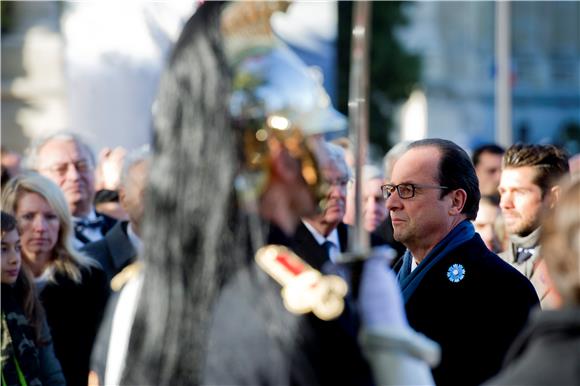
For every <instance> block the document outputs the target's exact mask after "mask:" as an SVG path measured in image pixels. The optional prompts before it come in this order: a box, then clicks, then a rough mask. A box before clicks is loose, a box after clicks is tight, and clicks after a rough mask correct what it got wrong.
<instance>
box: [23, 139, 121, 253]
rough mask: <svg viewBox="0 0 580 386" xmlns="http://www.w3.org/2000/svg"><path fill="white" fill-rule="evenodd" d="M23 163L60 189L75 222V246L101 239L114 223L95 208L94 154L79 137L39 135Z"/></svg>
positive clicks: (113, 220) (78, 246)
mask: <svg viewBox="0 0 580 386" xmlns="http://www.w3.org/2000/svg"><path fill="white" fill-rule="evenodd" d="M25 166H27V167H28V168H29V169H31V170H35V171H37V172H38V173H40V174H42V175H43V176H45V177H47V178H49V179H50V180H52V181H53V182H55V183H56V184H57V185H58V186H59V187H60V188H61V190H62V191H63V193H64V195H65V198H66V201H67V204H68V207H69V210H70V213H71V215H72V217H73V221H74V224H75V229H74V234H75V247H76V248H80V247H82V246H83V245H84V244H86V243H88V242H91V241H96V240H99V239H101V238H103V236H104V235H105V233H107V231H108V230H109V229H111V228H112V226H113V225H114V224H115V222H116V220H115V219H113V218H111V217H108V216H106V215H103V214H101V213H97V211H96V210H95V207H94V203H93V200H94V198H95V157H94V155H93V152H92V151H91V149H90V147H89V146H88V144H87V143H86V142H84V141H83V140H82V139H81V138H80V137H79V136H77V135H75V134H73V133H69V132H59V133H56V134H51V135H49V136H46V137H43V138H39V139H38V140H36V141H34V142H33V143H32V145H31V146H30V148H29V149H28V151H27V157H26V160H25Z"/></svg>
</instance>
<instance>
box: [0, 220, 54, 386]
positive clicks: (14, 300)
mask: <svg viewBox="0 0 580 386" xmlns="http://www.w3.org/2000/svg"><path fill="white" fill-rule="evenodd" d="M1 227H2V255H1V256H2V385H64V384H65V380H64V376H63V374H62V370H61V367H60V363H59V362H58V360H57V359H56V357H55V356H54V351H53V347H52V339H51V336H50V332H49V330H48V325H47V323H46V319H45V316H44V312H43V309H42V306H41V305H40V303H39V301H38V297H37V294H36V291H35V288H34V284H33V281H32V279H31V277H30V273H29V272H28V271H27V269H26V268H25V267H24V266H22V265H21V262H22V257H21V255H20V236H19V234H18V231H17V229H16V220H15V219H14V217H12V216H11V215H9V214H7V213H4V212H2V224H1Z"/></svg>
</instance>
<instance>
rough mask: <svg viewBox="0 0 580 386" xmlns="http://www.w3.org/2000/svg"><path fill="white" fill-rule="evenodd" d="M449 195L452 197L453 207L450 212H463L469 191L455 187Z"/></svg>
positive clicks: (452, 213) (452, 214)
mask: <svg viewBox="0 0 580 386" xmlns="http://www.w3.org/2000/svg"><path fill="white" fill-rule="evenodd" d="M449 197H451V208H450V209H449V214H450V215H451V216H456V215H458V214H460V213H461V211H462V210H463V207H464V206H465V202H466V201H467V193H466V192H465V190H463V189H455V190H452V191H451V192H450V193H449Z"/></svg>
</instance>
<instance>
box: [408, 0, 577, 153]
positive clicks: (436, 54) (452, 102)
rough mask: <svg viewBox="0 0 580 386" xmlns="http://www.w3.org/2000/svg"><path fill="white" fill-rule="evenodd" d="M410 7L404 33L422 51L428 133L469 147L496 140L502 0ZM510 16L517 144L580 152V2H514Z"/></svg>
mask: <svg viewBox="0 0 580 386" xmlns="http://www.w3.org/2000/svg"><path fill="white" fill-rule="evenodd" d="M408 10H409V17H410V19H411V23H410V27H409V28H407V29H405V30H404V31H401V34H400V38H401V39H402V41H404V42H405V44H406V46H407V47H408V48H409V49H411V50H413V51H415V52H418V53H420V54H421V56H422V60H423V73H422V82H421V83H422V84H421V85H420V86H419V90H420V91H421V92H422V93H424V95H425V98H424V100H425V101H426V102H425V103H426V106H423V110H425V111H426V114H427V116H426V118H425V119H424V121H425V122H426V123H425V125H426V132H427V134H426V135H427V136H436V137H444V138H449V139H452V140H455V141H457V142H458V143H460V144H461V145H463V146H464V147H466V148H473V147H475V146H477V145H478V144H480V143H483V142H492V141H494V133H495V119H494V118H495V117H494V114H495V113H494V108H495V106H494V93H495V89H494V82H495V64H494V62H495V43H494V30H495V4H494V2H471V1H465V2H417V3H415V4H414V6H413V7H409V8H408ZM510 20H511V62H512V75H511V78H512V131H513V140H514V142H517V141H521V142H532V143H541V142H549V143H557V144H560V145H566V147H567V148H568V150H569V151H570V152H572V153H577V152H580V2H577V1H574V2H557V1H551V2H511V17H510ZM406 107H407V109H409V106H406ZM411 110H413V111H416V110H417V107H411ZM403 111H404V109H403ZM409 119H413V118H412V117H411V118H409ZM414 119H415V120H417V119H416V118H414ZM402 120H404V119H402ZM401 126H404V122H401Z"/></svg>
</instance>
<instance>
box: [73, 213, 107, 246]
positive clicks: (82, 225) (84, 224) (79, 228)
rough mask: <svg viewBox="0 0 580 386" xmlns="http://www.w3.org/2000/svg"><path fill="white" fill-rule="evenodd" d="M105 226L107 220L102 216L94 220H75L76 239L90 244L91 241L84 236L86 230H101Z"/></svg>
mask: <svg viewBox="0 0 580 386" xmlns="http://www.w3.org/2000/svg"><path fill="white" fill-rule="evenodd" d="M104 224H105V219H104V218H103V217H102V216H98V217H97V218H96V219H94V220H88V219H80V220H75V237H76V238H77V239H78V240H80V241H81V242H82V243H85V244H86V243H88V242H90V240H89V238H88V237H86V236H85V235H84V234H83V232H84V231H85V229H100V228H101V227H102V226H103V225H104Z"/></svg>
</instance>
